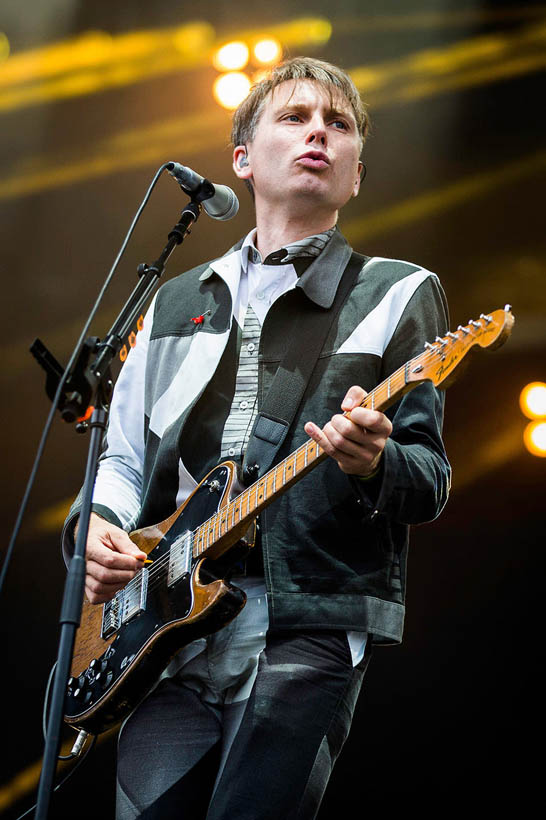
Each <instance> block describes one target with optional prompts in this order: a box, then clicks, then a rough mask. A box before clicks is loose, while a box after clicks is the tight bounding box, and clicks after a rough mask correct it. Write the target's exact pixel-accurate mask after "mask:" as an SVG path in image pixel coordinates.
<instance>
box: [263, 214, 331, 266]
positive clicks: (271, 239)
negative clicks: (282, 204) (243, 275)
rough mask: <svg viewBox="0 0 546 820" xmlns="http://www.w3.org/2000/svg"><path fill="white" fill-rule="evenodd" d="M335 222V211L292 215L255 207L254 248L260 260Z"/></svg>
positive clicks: (321, 230) (319, 231) (322, 230)
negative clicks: (259, 255)
mask: <svg viewBox="0 0 546 820" xmlns="http://www.w3.org/2000/svg"><path fill="white" fill-rule="evenodd" d="M336 222H337V211H334V212H333V213H311V214H309V213H305V214H294V213H286V212H283V209H282V208H265V207H263V206H262V207H259V206H258V205H257V207H256V226H257V232H256V241H255V244H256V247H257V249H258V250H259V251H260V254H261V256H262V259H265V258H266V257H267V256H268V255H269V254H270V253H272V252H273V251H276V250H278V249H279V248H283V247H285V246H286V245H289V244H290V243H291V242H297V241H298V240H299V239H304V238H305V237H306V236H313V234H316V233H324V231H327V230H329V229H330V228H332V227H333V226H334V225H335V224H336Z"/></svg>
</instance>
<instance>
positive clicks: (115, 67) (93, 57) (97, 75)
mask: <svg viewBox="0 0 546 820" xmlns="http://www.w3.org/2000/svg"><path fill="white" fill-rule="evenodd" d="M331 33H332V26H331V24H330V22H329V21H328V20H325V19H323V18H319V17H308V18H307V17H306V18H300V19H297V20H291V21H289V22H287V23H279V24H278V25H276V26H272V27H271V29H270V34H271V37H273V38H276V39H278V40H279V41H280V42H282V43H283V44H284V45H285V46H286V47H288V48H290V47H297V48H301V47H305V48H314V47H317V46H320V45H323V44H324V43H325V42H327V41H328V39H329V37H330V36H331ZM238 35H239V37H240V39H242V40H245V41H247V42H255V41H256V40H257V39H259V38H260V37H262V36H263V29H246V30H243V31H241V32H239V33H238ZM222 43H225V38H222V40H219V39H216V35H215V31H214V29H213V27H212V26H211V25H210V24H209V23H203V22H195V23H190V24H188V25H185V26H178V27H174V28H168V29H151V30H147V31H139V32H128V33H126V34H119V35H115V36H113V35H110V34H107V33H105V32H87V33H85V34H82V35H79V36H78V37H73V38H70V39H68V40H65V41H61V42H58V43H53V44H51V45H48V46H43V47H42V48H39V49H33V50H30V51H25V52H21V53H19V54H13V55H12V56H10V57H9V58H8V59H6V60H5V61H4V62H3V63H2V64H1V65H0V111H10V110H13V109H16V108H21V107H25V106H29V105H39V104H44V103H49V102H54V101H57V100H63V99H68V98H71V97H76V96H82V95H85V94H93V93H99V92H102V91H106V90H108V89H111V88H117V87H121V86H125V85H130V84H134V83H138V82H144V81H146V80H148V79H150V78H153V77H157V76H161V75H164V74H170V73H175V72H178V71H181V70H190V69H195V68H201V67H205V66H209V65H210V62H211V60H212V56H213V53H214V52H215V51H216V50H217V49H218V47H219V46H220V45H221V44H222Z"/></svg>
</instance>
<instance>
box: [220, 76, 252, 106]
mask: <svg viewBox="0 0 546 820" xmlns="http://www.w3.org/2000/svg"><path fill="white" fill-rule="evenodd" d="M212 91H213V94H214V98H215V100H216V102H218V103H220V105H221V106H222V107H223V108H227V109H229V110H233V109H234V108H237V106H238V105H239V103H241V102H242V101H243V100H244V98H245V97H246V96H247V94H248V92H249V91H250V78H249V77H248V76H247V75H246V74H245V73H244V72H243V71H231V72H230V73H229V74H221V75H220V76H219V77H217V78H216V80H215V81H214V85H213V87H212Z"/></svg>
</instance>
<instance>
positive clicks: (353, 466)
mask: <svg viewBox="0 0 546 820" xmlns="http://www.w3.org/2000/svg"><path fill="white" fill-rule="evenodd" d="M365 396H366V391H365V390H364V389H363V388H362V387H358V386H353V387H351V388H350V389H349V390H348V391H347V395H346V396H345V398H344V399H343V401H342V402H341V409H342V410H343V411H344V412H345V413H348V415H342V414H337V415H335V416H332V418H331V419H330V421H329V422H328V423H327V424H326V425H325V426H324V428H323V429H322V430H321V429H320V427H317V425H316V424H314V423H313V422H312V421H308V422H307V424H306V425H305V428H304V429H305V432H306V433H307V435H308V436H310V437H311V438H312V439H313V440H314V441H316V442H317V444H319V445H320V447H321V448H322V449H323V450H324V452H325V453H327V454H328V455H329V456H331V457H332V458H333V459H335V461H337V463H338V466H339V468H340V470H343V472H344V473H348V474H349V475H357V476H362V477H366V476H369V475H371V474H372V473H374V472H375V471H376V469H377V468H378V467H379V462H380V461H381V456H382V454H383V450H384V448H385V444H386V442H387V439H388V437H389V436H390V434H391V432H392V424H391V423H390V421H389V419H388V418H387V416H386V415H385V414H384V413H380V412H379V411H377V410H369V409H367V408H365V407H359V405H360V403H361V402H362V400H363V399H364V397H365Z"/></svg>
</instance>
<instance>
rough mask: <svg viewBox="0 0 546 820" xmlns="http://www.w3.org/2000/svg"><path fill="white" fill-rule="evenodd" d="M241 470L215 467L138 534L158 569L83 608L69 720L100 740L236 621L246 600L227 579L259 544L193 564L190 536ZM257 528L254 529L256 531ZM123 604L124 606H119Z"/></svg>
mask: <svg viewBox="0 0 546 820" xmlns="http://www.w3.org/2000/svg"><path fill="white" fill-rule="evenodd" d="M237 486H238V484H237V476H236V465H235V464H234V463H233V462H226V463H224V464H221V465H219V466H218V467H216V468H214V469H213V470H212V471H211V472H210V473H209V474H208V475H207V476H206V477H205V478H204V479H203V481H202V482H201V483H200V484H199V485H198V486H197V487H196V489H195V490H194V492H193V493H192V495H191V496H190V497H189V498H188V499H187V500H186V502H185V503H184V504H183V505H182V506H181V507H180V508H179V509H178V510H177V511H176V513H174V514H173V515H172V516H171V517H170V518H168V519H166V521H164V522H162V523H161V524H158V525H156V526H155V527H150V528H144V529H142V530H137V531H135V532H134V533H131V538H132V540H133V541H135V543H136V544H137V545H138V546H139V547H140V548H141V549H142V550H144V551H145V552H147V553H148V556H149V558H150V559H151V561H152V563H151V564H149V565H148V568H147V569H144V570H142V571H141V572H139V573H138V575H137V577H136V578H135V579H133V581H131V582H130V583H129V584H128V585H127V587H125V589H124V590H122V591H121V593H118V595H117V596H116V598H115V599H114V604H113V603H112V602H108V603H107V604H103V605H92V604H90V603H88V602H87V601H84V605H83V612H82V622H81V626H80V628H79V629H78V632H77V634H76V642H75V649H74V659H73V664H72V671H71V675H72V677H71V678H70V680H69V682H68V691H67V696H66V701H65V720H66V721H67V723H69V724H71V725H73V726H74V727H77V728H81V729H85V730H86V731H88V732H92V733H93V734H98V733H99V732H103V731H105V730H106V729H108V728H109V727H111V726H113V725H115V724H116V723H118V722H119V721H120V720H123V719H124V718H125V717H126V716H127V715H128V714H129V713H130V712H131V710H132V709H133V708H134V707H135V706H136V705H137V704H138V702H139V701H140V700H141V699H142V698H143V696H144V694H145V693H146V692H147V691H148V690H149V689H150V688H151V686H153V684H154V683H155V681H156V680H157V678H158V676H159V675H160V673H161V671H162V670H163V669H164V668H165V667H166V666H167V664H168V662H169V660H170V659H171V658H172V657H173V655H175V654H176V652H177V651H178V650H179V649H181V648H182V647H183V646H186V644H188V643H190V642H191V641H193V640H195V639H196V638H200V637H202V636H204V635H209V634H211V633H212V632H215V631H217V630H218V629H220V628H221V627H223V626H224V625H225V624H226V623H228V622H229V621H230V620H232V619H233V618H234V617H235V616H236V615H237V614H238V613H239V612H240V611H241V609H242V608H243V606H244V605H245V603H246V595H245V593H244V592H243V591H242V590H240V589H238V588H237V587H234V586H232V585H231V584H230V583H228V582H227V581H226V580H223V578H222V577H218V576H223V575H224V574H226V573H229V569H230V566H231V565H233V564H234V563H236V562H237V561H239V560H241V558H243V557H244V556H245V555H246V554H247V553H248V550H249V548H250V547H251V546H252V544H253V535H252V536H251V538H252V540H251V541H241V539H240V535H239V534H238V533H237V532H234V533H233V545H232V547H231V548H228V549H227V550H226V551H225V552H224V554H223V557H222V558H221V559H219V560H217V561H213V560H211V559H210V558H209V557H208V556H207V554H206V552H205V553H204V554H203V555H199V556H198V557H194V556H193V555H192V550H191V536H192V534H193V533H194V532H195V530H196V529H197V527H198V526H199V525H201V524H202V523H203V522H205V521H207V520H208V519H209V518H211V516H213V515H214V514H215V513H216V512H217V511H218V510H219V509H221V508H222V507H223V506H225V505H226V504H227V503H228V501H229V498H230V497H231V496H232V495H233V493H234V491H236V489H237ZM253 530H254V528H252V531H253ZM116 599H118V600H117V602H116Z"/></svg>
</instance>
